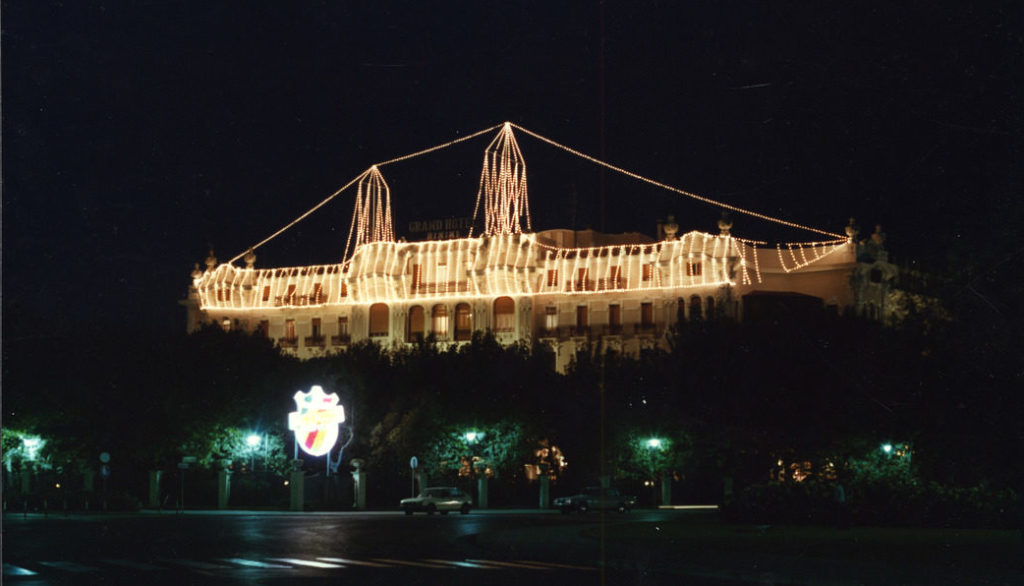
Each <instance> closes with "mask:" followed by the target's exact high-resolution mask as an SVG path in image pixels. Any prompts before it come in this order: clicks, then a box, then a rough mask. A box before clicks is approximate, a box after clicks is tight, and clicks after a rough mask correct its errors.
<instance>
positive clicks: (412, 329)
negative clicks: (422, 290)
mask: <svg viewBox="0 0 1024 586" xmlns="http://www.w3.org/2000/svg"><path fill="white" fill-rule="evenodd" d="M423 328H424V315H423V308H422V307H420V306H419V305H414V306H412V307H410V308H409V329H408V331H407V332H406V342H419V341H421V340H423Z"/></svg>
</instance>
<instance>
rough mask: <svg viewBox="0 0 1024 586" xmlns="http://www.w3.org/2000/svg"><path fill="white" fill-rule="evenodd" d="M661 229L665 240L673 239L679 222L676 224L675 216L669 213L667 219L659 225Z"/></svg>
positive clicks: (677, 230)
mask: <svg viewBox="0 0 1024 586" xmlns="http://www.w3.org/2000/svg"><path fill="white" fill-rule="evenodd" d="M661 229H662V230H664V231H665V240H675V238H676V232H679V224H676V217H675V216H673V215H672V214H669V215H668V221H667V222H665V223H664V224H663V225H662V226H661Z"/></svg>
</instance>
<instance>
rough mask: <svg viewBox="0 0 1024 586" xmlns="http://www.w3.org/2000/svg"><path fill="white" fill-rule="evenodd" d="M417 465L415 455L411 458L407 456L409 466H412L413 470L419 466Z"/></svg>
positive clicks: (418, 463) (417, 461) (418, 462)
mask: <svg viewBox="0 0 1024 586" xmlns="http://www.w3.org/2000/svg"><path fill="white" fill-rule="evenodd" d="M419 465H420V461H419V460H417V459H416V456H413V457H412V458H409V468H412V469H413V470H415V469H416V468H418V467H419Z"/></svg>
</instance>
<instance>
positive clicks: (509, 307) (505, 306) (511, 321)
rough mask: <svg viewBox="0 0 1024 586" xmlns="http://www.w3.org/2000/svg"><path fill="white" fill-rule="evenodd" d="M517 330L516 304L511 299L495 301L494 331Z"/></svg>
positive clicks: (503, 298) (500, 298)
mask: <svg viewBox="0 0 1024 586" xmlns="http://www.w3.org/2000/svg"><path fill="white" fill-rule="evenodd" d="M515 329H516V302H515V301H513V300H512V298H511V297H498V298H497V299H495V300H494V331H495V332H512V331H515Z"/></svg>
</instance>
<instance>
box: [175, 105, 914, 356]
mask: <svg viewBox="0 0 1024 586" xmlns="http://www.w3.org/2000/svg"><path fill="white" fill-rule="evenodd" d="M517 128H518V127H517ZM488 130H490V129H488ZM520 130H524V131H525V129H522V128H520ZM525 132H527V133H529V131H525ZM477 134H481V133H477ZM530 134H532V133H530ZM472 136H475V135H471V137H472ZM534 136H537V135H534ZM471 137H467V138H471ZM460 140H465V139H460ZM544 140H547V139H544ZM428 150H431V149H428ZM484 159H485V162H484V170H483V173H482V176H481V187H480V192H479V193H478V197H477V206H478V209H479V207H480V204H481V202H482V203H483V211H484V216H483V219H484V224H485V229H484V232H483V234H481V235H479V236H474V235H472V233H471V231H470V234H468V235H467V236H465V237H462V238H455V239H448V240H430V241H423V242H404V241H396V239H395V237H394V230H393V228H392V223H391V202H390V190H389V188H388V186H387V183H386V182H385V181H384V179H383V176H382V175H381V173H380V171H379V167H380V166H382V164H379V165H375V166H373V167H371V168H370V169H369V170H367V171H366V172H364V173H363V174H362V175H360V176H359V177H357V178H356V179H353V181H352V182H350V184H349V186H351V185H355V184H357V190H356V191H357V193H356V197H355V200H356V202H355V204H356V205H355V212H354V215H353V221H352V231H351V233H350V235H349V243H348V244H349V246H348V247H347V250H346V254H345V257H344V260H343V261H342V262H340V263H336V264H325V265H313V266H302V267H287V268H257V267H255V266H254V262H255V255H254V254H253V252H252V251H251V250H250V251H249V252H248V253H246V254H244V255H239V257H236V259H233V261H235V260H238V259H239V258H243V260H244V261H245V266H240V265H236V264H234V262H228V263H223V264H217V261H216V259H214V258H213V257H212V254H211V258H209V259H207V267H206V270H205V271H203V270H200V269H198V267H197V269H196V270H195V271H194V272H193V275H192V277H193V283H192V287H191V288H190V293H189V299H188V300H187V301H186V302H185V304H186V306H187V307H188V310H189V311H188V328H189V330H194V329H195V328H197V327H198V326H199V324H200V323H203V322H214V323H218V324H221V325H223V326H224V327H227V328H241V329H244V330H247V331H259V332H262V333H263V334H265V335H267V336H268V337H270V338H271V339H272V340H274V341H275V343H276V344H277V345H278V346H279V347H280V348H281V350H282V351H284V352H291V353H294V354H296V355H297V356H299V357H302V358H310V357H314V356H320V355H324V354H326V353H331V352H335V351H339V350H342V349H345V348H347V347H348V346H349V345H351V344H354V343H356V342H360V341H363V340H373V341H375V342H378V343H380V344H382V345H384V346H386V347H397V346H401V345H403V344H414V343H416V342H417V341H419V340H421V339H425V338H428V337H430V336H433V338H434V339H436V341H437V342H438V343H439V344H443V345H449V344H461V343H465V342H467V341H469V340H470V339H471V338H472V336H473V333H474V332H476V331H489V332H492V333H493V334H494V335H495V337H496V338H497V339H498V340H499V341H500V342H502V343H512V342H516V341H526V342H533V341H541V342H546V343H549V344H550V345H551V346H552V347H553V349H554V350H555V356H556V365H557V368H558V369H559V370H564V369H565V368H566V366H567V365H568V364H569V362H570V361H571V360H572V358H573V357H574V356H575V354H576V352H577V350H578V349H581V348H584V347H586V345H587V344H588V343H594V342H598V341H600V342H601V343H602V344H603V346H604V347H606V348H612V349H617V350H620V351H622V352H624V353H627V354H635V353H637V352H638V351H639V350H640V349H641V348H644V347H652V346H654V345H659V344H664V343H665V334H666V333H667V331H668V328H669V327H670V326H671V325H673V324H675V323H676V322H677V321H678V320H679V319H683V320H697V319H708V318H712V317H715V316H719V315H725V316H731V317H734V318H736V319H743V318H744V315H745V314H752V313H758V312H764V311H768V309H766V308H770V307H772V306H775V305H777V304H778V303H779V302H780V300H783V302H784V303H790V304H794V303H795V304H796V305H798V306H802V307H807V306H814V307H816V308H826V309H827V308H834V309H835V311H837V312H838V311H844V310H846V309H847V308H854V309H855V310H857V311H860V312H864V313H869V314H872V315H874V316H876V317H879V318H881V317H884V316H885V314H886V312H887V308H886V299H887V295H888V292H887V283H888V282H889V281H890V280H891V279H892V277H893V276H894V272H893V268H892V266H891V265H889V264H888V262H887V259H886V258H885V257H884V248H883V247H882V246H881V244H882V241H881V235H880V233H876V235H874V236H873V240H872V239H869V240H868V241H865V243H862V244H858V243H857V242H856V231H855V229H853V228H852V227H851V228H848V229H847V235H846V236H840V235H834V234H829V236H831V237H832V238H831V239H829V240H825V241H817V242H807V243H789V244H779V245H775V246H771V247H769V246H766V245H765V244H764V243H759V242H753V241H749V240H744V239H741V238H737V237H736V236H734V235H732V234H731V227H732V226H731V223H730V222H729V221H727V220H724V219H723V220H721V221H719V226H718V230H717V232H716V233H705V232H699V231H691V232H686V233H683V234H679V233H678V226H677V225H676V223H675V222H674V221H673V220H672V218H671V217H670V218H669V221H668V222H667V223H665V224H660V225H659V234H658V235H657V236H658V237H657V238H652V237H649V236H645V235H642V234H638V233H629V234H602V233H598V232H594V231H592V230H584V231H572V230H546V231H541V232H531V231H530V228H529V209H528V199H527V194H526V175H525V164H524V163H523V162H522V160H521V155H520V154H519V150H518V146H517V145H516V143H515V139H514V138H513V136H512V132H511V125H509V124H506V125H504V126H503V127H502V130H501V131H500V132H499V134H498V137H496V138H495V140H494V141H493V142H492V143H491V145H490V146H489V147H488V149H487V151H485V157H484ZM346 187H348V186H346ZM344 189H345V188H344V187H343V188H342V189H341V190H339V191H338V192H336V193H335V194H334V195H337V194H338V193H341V191H343V190H344ZM683 193H685V192H683ZM687 195H689V194H687ZM332 197H333V196H332ZM329 199H330V198H329ZM724 207H726V208H727V209H732V210H736V211H740V212H743V210H738V208H733V207H729V206H724ZM300 219H301V218H300ZM524 224H525V226H524ZM286 228H287V227H286ZM818 232H821V233H823V234H828V233H826V232H822V231H818ZM349 252H351V254H349ZM868 253H870V254H868ZM858 257H859V258H858Z"/></svg>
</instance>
